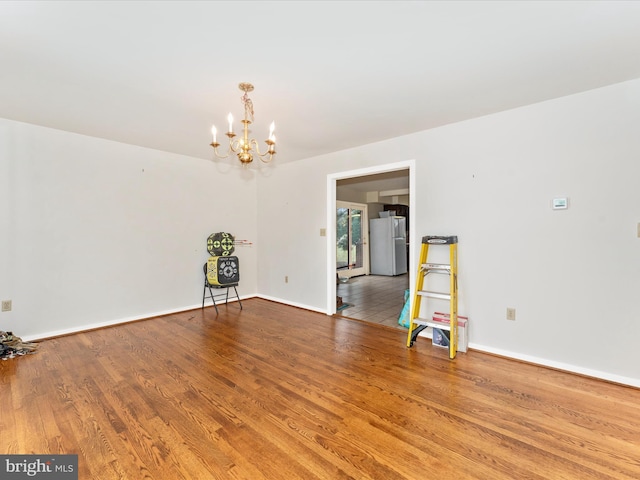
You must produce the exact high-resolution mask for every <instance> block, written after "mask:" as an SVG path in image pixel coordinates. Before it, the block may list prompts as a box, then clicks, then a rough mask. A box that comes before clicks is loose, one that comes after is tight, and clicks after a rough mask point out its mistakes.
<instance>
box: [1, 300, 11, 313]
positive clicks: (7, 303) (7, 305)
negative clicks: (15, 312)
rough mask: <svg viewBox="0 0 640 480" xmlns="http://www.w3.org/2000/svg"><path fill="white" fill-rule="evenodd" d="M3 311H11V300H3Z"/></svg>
mask: <svg viewBox="0 0 640 480" xmlns="http://www.w3.org/2000/svg"><path fill="white" fill-rule="evenodd" d="M2 311H3V312H10V311H11V300H2Z"/></svg>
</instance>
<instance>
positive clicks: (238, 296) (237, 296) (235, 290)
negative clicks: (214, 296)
mask: <svg viewBox="0 0 640 480" xmlns="http://www.w3.org/2000/svg"><path fill="white" fill-rule="evenodd" d="M233 291H234V292H236V298H237V299H238V303H239V304H240V310H242V302H241V301H240V295H238V290H237V289H236V286H235V285H234V286H233ZM228 293H229V289H227V294H228Z"/></svg>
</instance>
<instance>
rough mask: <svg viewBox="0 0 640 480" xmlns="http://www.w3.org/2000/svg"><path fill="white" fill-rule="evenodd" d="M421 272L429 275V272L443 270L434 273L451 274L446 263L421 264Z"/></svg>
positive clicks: (449, 266)
mask: <svg viewBox="0 0 640 480" xmlns="http://www.w3.org/2000/svg"><path fill="white" fill-rule="evenodd" d="M422 270H426V271H427V273H429V272H428V271H429V270H444V272H435V273H451V265H449V264H448V263H423V264H422Z"/></svg>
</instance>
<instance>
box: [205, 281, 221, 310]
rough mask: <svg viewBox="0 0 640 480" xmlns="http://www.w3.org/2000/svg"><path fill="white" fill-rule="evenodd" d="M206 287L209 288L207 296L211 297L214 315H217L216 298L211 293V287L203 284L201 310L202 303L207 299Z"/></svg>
mask: <svg viewBox="0 0 640 480" xmlns="http://www.w3.org/2000/svg"><path fill="white" fill-rule="evenodd" d="M207 287H208V288H209V295H210V296H211V301H212V302H213V307H214V308H215V309H216V315H218V305H216V297H215V296H214V295H213V292H212V291H211V287H210V286H209V285H207V284H206V283H205V284H204V290H202V308H203V309H204V301H205V299H206V298H207V296H206V295H207Z"/></svg>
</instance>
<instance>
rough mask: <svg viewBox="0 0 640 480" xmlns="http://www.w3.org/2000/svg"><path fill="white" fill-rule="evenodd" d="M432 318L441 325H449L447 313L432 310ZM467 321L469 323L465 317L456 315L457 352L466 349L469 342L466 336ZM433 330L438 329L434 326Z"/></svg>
mask: <svg viewBox="0 0 640 480" xmlns="http://www.w3.org/2000/svg"><path fill="white" fill-rule="evenodd" d="M432 320H433V322H435V323H441V324H442V325H443V326H445V325H449V314H448V313H442V312H434V314H433V317H432ZM468 323H469V319H468V318H467V317H464V316H462V315H458V351H459V352H466V351H467V346H468V343H469V340H468V336H467V326H468ZM433 330H434V331H435V330H439V329H437V328H434V329H433ZM434 345H435V343H434ZM447 345H448V344H447ZM438 346H440V345H438Z"/></svg>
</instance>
